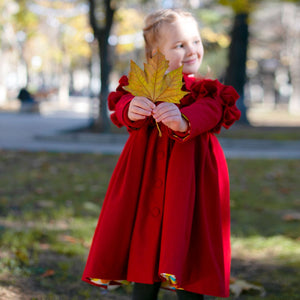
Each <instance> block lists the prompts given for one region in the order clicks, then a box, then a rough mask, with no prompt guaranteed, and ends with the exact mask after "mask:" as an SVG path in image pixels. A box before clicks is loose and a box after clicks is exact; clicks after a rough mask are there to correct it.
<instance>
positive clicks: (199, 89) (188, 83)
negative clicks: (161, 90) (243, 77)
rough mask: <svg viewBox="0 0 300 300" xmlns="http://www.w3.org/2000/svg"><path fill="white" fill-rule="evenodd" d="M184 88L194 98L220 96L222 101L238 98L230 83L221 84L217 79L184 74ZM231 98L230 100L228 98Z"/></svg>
mask: <svg viewBox="0 0 300 300" xmlns="http://www.w3.org/2000/svg"><path fill="white" fill-rule="evenodd" d="M183 78H184V83H185V87H184V89H185V90H186V91H189V92H190V94H191V96H192V98H193V99H194V100H196V99H199V98H205V97H209V98H215V99H217V98H221V99H223V100H224V102H228V101H229V102H231V101H232V102H233V103H231V104H234V103H235V102H236V100H237V99H238V98H239V94H238V93H237V91H236V90H235V89H234V88H233V87H232V86H230V85H225V84H222V83H221V82H220V81H219V80H218V79H208V78H203V77H190V76H186V75H184V77H183ZM228 97H229V98H230V99H231V101H230V100H229V99H228Z"/></svg>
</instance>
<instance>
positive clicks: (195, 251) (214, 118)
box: [82, 9, 240, 300]
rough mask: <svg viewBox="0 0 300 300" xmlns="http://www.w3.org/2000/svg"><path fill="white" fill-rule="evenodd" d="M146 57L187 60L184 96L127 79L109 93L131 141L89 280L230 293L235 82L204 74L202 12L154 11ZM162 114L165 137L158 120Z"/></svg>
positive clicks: (138, 292) (142, 296) (192, 294)
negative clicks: (168, 97) (156, 94)
mask: <svg viewBox="0 0 300 300" xmlns="http://www.w3.org/2000/svg"><path fill="white" fill-rule="evenodd" d="M144 38H145V49H146V56H147V58H148V59H149V58H151V57H152V56H153V55H154V54H155V52H156V51H157V50H158V49H159V50H160V51H161V52H162V53H163V54H164V55H165V57H166V59H167V60H168V61H169V68H168V71H172V70H174V69H177V68H179V67H180V66H183V80H184V86H183V90H184V91H188V92H189V93H188V94H187V95H186V96H185V97H183V98H182V99H181V102H180V104H179V105H176V104H174V103H168V102H162V103H159V104H158V105H155V104H154V103H153V102H151V101H150V100H149V99H146V98H145V97H134V96H133V95H131V94H130V93H129V92H126V91H125V90H124V89H123V87H124V86H126V85H128V79H127V77H126V76H123V77H122V78H121V79H120V85H119V86H118V88H117V90H116V92H112V93H111V94H110V95H109V99H108V101H109V108H110V109H111V110H112V111H113V113H112V115H111V119H112V121H113V122H114V123H115V124H116V125H117V126H118V127H121V126H126V127H127V129H128V131H129V133H130V134H129V138H128V141H127V143H126V145H125V147H124V149H123V152H122V154H121V155H120V158H119V161H118V163H117V165H116V168H115V170H114V173H113V175H112V178H111V181H110V184H109V187H108V190H107V194H106V198H105V201H104V204H103V207H102V211H101V214H100V217H99V221H98V225H97V228H96V231H95V234H94V238H93V242H92V246H91V249H90V253H89V257H88V260H87V264H86V268H85V270H84V274H83V278H82V279H83V280H84V281H87V282H89V283H91V284H94V285H99V286H102V287H106V286H108V285H112V284H120V283H122V282H124V281H127V282H134V283H135V284H134V288H133V299H137V300H147V299H149V300H150V299H156V298H157V294H158V291H159V288H160V287H168V288H172V289H175V290H176V292H177V294H178V297H179V299H203V296H202V295H204V294H205V295H214V296H218V297H228V296H229V279H230V215H229V180H228V171H227V165H226V161H225V157H224V154H223V151H222V149H221V147H220V145H219V143H218V140H217V138H216V136H215V134H216V133H219V132H220V130H221V127H222V126H223V127H225V128H229V127H230V126H231V125H232V124H233V123H234V122H235V121H236V120H238V119H239V117H240V112H239V110H238V109H237V108H236V106H235V102H236V100H237V99H238V94H237V93H236V91H235V90H234V89H233V88H232V87H230V86H225V85H223V84H221V83H220V82H218V81H217V80H208V79H197V78H196V76H194V75H195V74H197V71H198V69H199V67H200V65H201V61H202V58H203V46H202V42H201V38H200V35H199V31H198V26H197V23H196V21H195V19H194V18H193V17H192V15H191V14H190V13H188V12H183V11H180V10H171V9H167V10H159V11H157V12H155V13H153V14H151V15H149V16H148V17H147V19H146V26H145V28H144ZM155 122H157V123H159V127H160V130H161V132H162V136H161V137H160V136H159V132H158V130H157V128H156V124H155Z"/></svg>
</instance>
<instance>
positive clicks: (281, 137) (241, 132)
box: [219, 125, 300, 141]
mask: <svg viewBox="0 0 300 300" xmlns="http://www.w3.org/2000/svg"><path fill="white" fill-rule="evenodd" d="M219 136H220V137H224V138H233V139H258V140H275V141H287V140H292V141H299V140H300V128H299V127H270V126H269V127H268V126H257V127H256V126H243V125H234V126H232V127H231V128H230V130H228V131H227V130H222V131H221V133H220V135H219Z"/></svg>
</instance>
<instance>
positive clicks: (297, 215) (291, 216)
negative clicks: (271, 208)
mask: <svg viewBox="0 0 300 300" xmlns="http://www.w3.org/2000/svg"><path fill="white" fill-rule="evenodd" d="M282 219H283V220H284V221H300V212H296V211H295V212H290V213H286V214H285V215H284V216H283V217H282Z"/></svg>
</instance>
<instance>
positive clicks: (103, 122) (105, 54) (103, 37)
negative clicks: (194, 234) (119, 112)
mask: <svg viewBox="0 0 300 300" xmlns="http://www.w3.org/2000/svg"><path fill="white" fill-rule="evenodd" d="M95 1H96V0H89V3H90V23H91V26H92V28H93V30H94V36H95V38H96V39H97V41H98V45H99V56H100V72H101V75H100V78H101V90H100V95H99V114H98V118H97V119H96V120H95V121H94V122H93V124H92V126H93V127H94V129H97V130H98V131H100V132H109V131H110V120H109V117H108V113H107V97H108V94H109V74H110V71H111V55H109V44H108V37H109V33H110V30H111V27H112V23H113V16H114V12H115V9H113V8H112V7H111V1H110V0H104V8H105V24H104V25H103V27H101V26H99V25H98V24H97V19H96V16H95V9H96V6H95Z"/></svg>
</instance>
